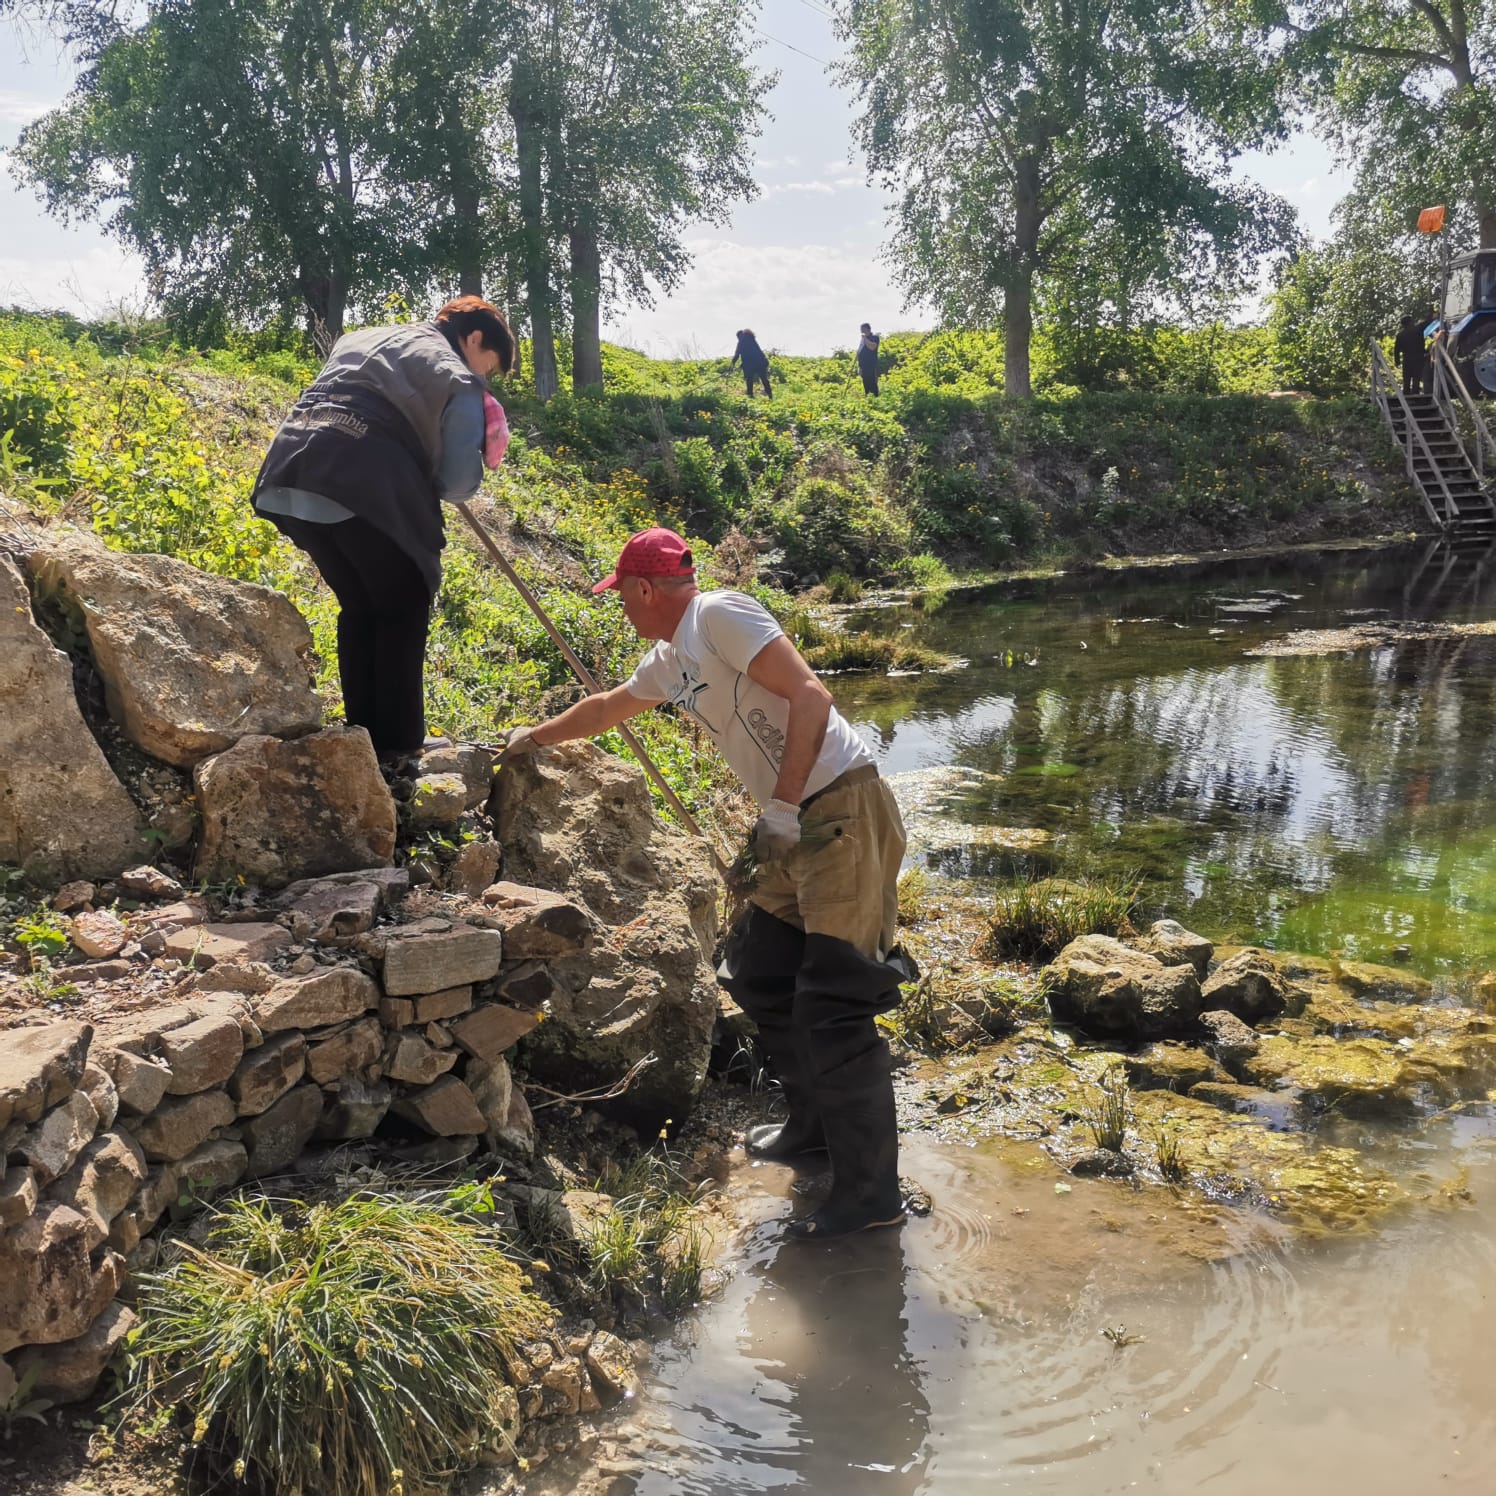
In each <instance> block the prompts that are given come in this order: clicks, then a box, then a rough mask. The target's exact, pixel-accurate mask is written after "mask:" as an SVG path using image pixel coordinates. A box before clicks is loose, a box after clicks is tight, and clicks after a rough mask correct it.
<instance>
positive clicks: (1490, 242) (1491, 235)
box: [1478, 204, 1496, 249]
mask: <svg viewBox="0 0 1496 1496" xmlns="http://www.w3.org/2000/svg"><path fill="white" fill-rule="evenodd" d="M1478 211H1479V213H1480V247H1481V248H1482V249H1496V208H1488V207H1486V206H1485V205H1484V204H1482V205H1481V206H1480V208H1479V209H1478Z"/></svg>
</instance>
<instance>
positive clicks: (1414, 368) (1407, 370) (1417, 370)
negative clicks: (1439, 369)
mask: <svg viewBox="0 0 1496 1496" xmlns="http://www.w3.org/2000/svg"><path fill="white" fill-rule="evenodd" d="M1402 375H1403V394H1405V395H1416V394H1417V393H1418V392H1419V391H1420V390H1421V389H1422V388H1423V377H1424V366H1423V364H1422V363H1417V364H1414V363H1405V364H1404V365H1403V371H1402Z"/></svg>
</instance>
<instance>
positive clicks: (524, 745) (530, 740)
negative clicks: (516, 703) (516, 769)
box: [499, 727, 540, 763]
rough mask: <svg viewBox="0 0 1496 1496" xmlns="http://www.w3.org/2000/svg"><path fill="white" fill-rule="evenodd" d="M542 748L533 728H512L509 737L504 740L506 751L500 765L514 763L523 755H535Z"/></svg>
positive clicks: (500, 758)
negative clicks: (536, 739)
mask: <svg viewBox="0 0 1496 1496" xmlns="http://www.w3.org/2000/svg"><path fill="white" fill-rule="evenodd" d="M538 747H540V744H539V743H537V742H536V741H535V729H534V728H533V727H511V728H510V729H509V736H508V737H507V738H506V739H505V740H504V751H503V753H502V754H501V755H500V756H499V762H500V763H512V762H513V761H514V760H515V759H517V758H519V757H520V756H521V755H522V754H526V753H534V751H535V750H536V749H537V748H538Z"/></svg>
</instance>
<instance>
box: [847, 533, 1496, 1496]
mask: <svg viewBox="0 0 1496 1496" xmlns="http://www.w3.org/2000/svg"><path fill="white" fill-rule="evenodd" d="M1446 563H1448V564H1447V565H1446ZM1492 619H1496V557H1491V556H1490V555H1489V554H1488V553H1487V554H1482V553H1479V552H1470V553H1465V554H1463V555H1461V554H1459V553H1447V552H1443V551H1437V550H1434V548H1433V547H1432V546H1431V545H1430V544H1428V543H1424V542H1420V543H1418V544H1415V545H1409V546H1399V547H1396V548H1393V549H1389V550H1383V551H1375V552H1368V551H1355V552H1340V553H1328V554H1297V555H1293V556H1287V557H1278V558H1272V559H1265V560H1257V561H1248V562H1242V561H1236V562H1232V563H1229V564H1221V563H1217V564H1213V565H1210V564H1208V565H1202V566H1198V567H1191V568H1188V569H1175V570H1168V571H1154V572H1151V573H1150V572H1132V573H1129V574H1126V575H1124V576H1120V577H1107V576H1106V575H1104V574H1103V575H1101V576H1096V577H1085V578H1076V577H1062V578H1059V579H1056V580H1054V581H1047V582H1035V583H1031V584H1028V585H1027V586H1026V587H1022V588H1018V589H1015V588H1011V587H1009V588H1005V589H1003V590H1002V591H1001V592H993V593H991V594H988V595H985V596H983V595H978V596H974V597H973V596H971V595H969V594H968V595H963V596H962V597H961V599H960V600H952V601H951V602H949V603H947V605H946V606H945V607H943V608H941V609H939V610H938V611H936V612H933V613H925V612H916V611H913V610H908V609H902V610H894V611H882V612H874V613H868V614H865V615H862V616H861V617H860V618H858V619H857V620H856V626H858V627H866V628H870V629H873V630H876V631H878V632H887V633H894V634H897V635H898V636H899V637H901V638H903V639H905V640H909V641H912V642H915V643H920V644H926V645H929V646H930V647H932V648H935V649H938V650H941V651H942V652H944V653H947V654H954V655H960V656H964V657H965V658H966V659H968V660H969V662H970V663H969V665H968V666H967V668H965V669H963V670H957V671H953V672H950V673H946V674H938V675H921V676H910V677H906V678H902V679H890V680H884V679H871V678H868V677H853V676H846V677H843V678H841V679H840V680H838V681H837V682H835V694H836V697H837V702H838V705H839V706H840V707H841V709H842V710H843V712H844V713H845V714H846V715H847V716H849V717H850V718H851V719H852V720H853V721H854V722H855V723H856V724H857V727H858V729H859V731H860V732H861V733H862V734H863V736H864V737H865V738H866V739H867V740H868V741H869V742H870V743H872V744H874V745H875V746H876V747H877V748H878V750H879V755H880V759H881V762H882V764H883V768H884V771H885V772H887V773H895V774H898V773H905V772H907V771H911V770H919V769H928V768H931V767H933V766H944V765H955V766H959V767H960V768H962V769H964V770H967V771H969V775H970V785H969V788H968V789H967V790H966V791H965V792H964V793H963V794H958V795H957V796H956V797H955V798H954V800H953V801H951V802H950V803H949V804H948V805H947V806H945V807H943V808H946V809H949V810H951V811H953V812H954V813H955V814H956V815H957V816H958V817H960V818H961V819H964V820H967V821H970V822H973V823H977V824H986V825H989V826H1001V827H1014V828H1024V829H1032V830H1038V831H1040V832H1043V833H1047V834H1048V835H1049V836H1050V837H1052V841H1050V842H1049V844H1048V846H1047V849H1045V850H1044V851H1041V852H1039V853H1037V854H1036V853H1034V852H1023V853H1018V854H1014V853H1010V852H1005V851H1003V850H1001V849H1000V848H992V847H986V848H984V847H976V848H974V849H966V850H963V849H960V848H952V849H946V850H943V851H933V852H930V853H928V854H926V855H927V856H928V860H929V861H930V862H931V864H932V865H934V866H936V867H939V868H943V870H945V871H947V872H951V873H963V872H967V873H976V874H979V875H980V874H984V873H997V872H1003V871H1010V870H1016V869H1028V870H1031V871H1033V872H1035V873H1041V874H1042V873H1046V872H1050V871H1053V872H1056V873H1058V874H1061V875H1069V876H1074V875H1076V874H1080V873H1101V874H1111V875H1122V874H1129V873H1133V874H1140V875H1142V876H1143V877H1144V878H1146V879H1147V881H1148V889H1149V895H1150V901H1151V902H1152V903H1153V904H1155V905H1156V906H1158V907H1159V908H1160V909H1161V910H1163V911H1164V912H1167V913H1169V914H1171V915H1173V916H1175V917H1176V918H1178V919H1180V920H1181V921H1183V922H1184V923H1185V924H1187V925H1189V926H1191V928H1197V929H1199V930H1201V932H1202V933H1204V934H1207V935H1210V936H1212V937H1215V938H1217V939H1225V938H1234V939H1238V940H1242V941H1252V942H1256V943H1262V944H1269V945H1273V946H1276V947H1278V948H1280V949H1297V950H1302V951H1311V952H1314V953H1317V954H1322V955H1326V954H1331V953H1337V954H1341V955H1344V956H1346V957H1352V958H1357V959H1362V960H1373V961H1387V960H1391V959H1394V957H1393V952H1394V951H1395V949H1396V948H1397V947H1399V946H1403V945H1406V946H1408V947H1409V954H1408V956H1407V957H1406V958H1403V957H1401V956H1398V957H1396V958H1395V959H1397V960H1398V961H1399V962H1400V963H1401V964H1406V965H1409V966H1411V967H1412V969H1414V970H1415V971H1417V972H1419V973H1420V974H1422V975H1425V976H1428V977H1435V978H1438V977H1441V976H1443V977H1445V978H1446V979H1454V980H1458V978H1459V977H1460V976H1462V975H1463V974H1464V973H1466V972H1468V971H1469V970H1471V969H1473V968H1478V967H1496V636H1474V637H1470V636H1456V637H1445V638H1437V639H1427V640H1420V641H1414V642H1404V643H1401V644H1398V645H1396V646H1384V647H1381V648H1369V649H1359V650H1355V651H1344V650H1341V651H1339V652H1333V653H1329V654H1322V655H1303V656H1295V657H1288V658H1283V657H1271V656H1269V657H1262V656H1258V655H1255V654H1252V653H1250V652H1249V651H1253V650H1255V649H1257V648H1259V647H1261V646H1263V645H1264V644H1266V643H1268V642H1269V641H1272V640H1278V639H1282V638H1283V637H1284V636H1285V635H1287V634H1290V633H1293V632H1295V631H1299V630H1306V629H1340V628H1344V627H1346V626H1347V625H1352V624H1361V625H1365V624H1366V623H1368V622H1387V621H1400V620H1414V621H1419V622H1429V621H1441V622H1446V623H1447V622H1455V623H1460V624H1470V623H1477V622H1483V621H1489V620H1492ZM1493 1490H1496V1483H1493Z"/></svg>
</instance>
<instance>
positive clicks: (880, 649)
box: [805, 634, 950, 671]
mask: <svg viewBox="0 0 1496 1496" xmlns="http://www.w3.org/2000/svg"><path fill="white" fill-rule="evenodd" d="M805 660H806V663H807V664H808V665H809V666H810V668H811V669H812V670H816V671H834V670H884V671H887V670H939V669H941V668H942V667H943V666H945V665H948V664H950V659H949V657H948V656H946V655H943V654H940V653H939V652H938V651H936V650H933V649H925V648H924V647H923V646H922V645H919V644H901V643H899V641H898V640H897V639H886V638H884V637H882V636H881V635H878V634H831V635H829V636H828V637H827V638H826V639H825V641H824V642H823V643H820V644H817V645H814V646H813V647H812V648H810V649H807V650H806V651H805Z"/></svg>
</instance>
